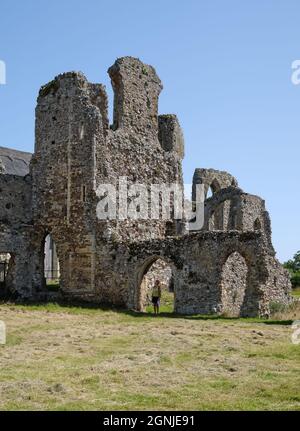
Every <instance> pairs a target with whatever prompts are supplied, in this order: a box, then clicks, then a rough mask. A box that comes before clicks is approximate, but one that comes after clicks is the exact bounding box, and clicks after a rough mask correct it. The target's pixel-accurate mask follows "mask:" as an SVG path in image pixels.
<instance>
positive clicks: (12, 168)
mask: <svg viewBox="0 0 300 431" xmlns="http://www.w3.org/2000/svg"><path fill="white" fill-rule="evenodd" d="M31 157H32V154H31V153H26V152H24V151H18V150H13V149H11V148H5V147H0V174H9V175H19V176H21V177H24V176H25V175H27V174H28V173H29V163H30V160H31Z"/></svg>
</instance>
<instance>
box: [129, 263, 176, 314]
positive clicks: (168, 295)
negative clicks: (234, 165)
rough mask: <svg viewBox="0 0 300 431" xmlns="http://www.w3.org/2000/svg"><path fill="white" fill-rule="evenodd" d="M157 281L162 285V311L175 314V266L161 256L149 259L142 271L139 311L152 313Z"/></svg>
mask: <svg viewBox="0 0 300 431" xmlns="http://www.w3.org/2000/svg"><path fill="white" fill-rule="evenodd" d="M156 280H159V281H160V284H161V298H160V311H161V312H164V313H173V312H174V300H175V298H174V295H175V288H174V274H173V265H172V264H171V263H170V262H168V261H167V260H165V259H164V258H161V257H159V256H155V257H153V258H151V259H148V260H147V261H146V262H145V263H144V265H143V267H142V269H141V272H140V275H139V282H138V284H139V285H138V298H137V302H138V306H137V308H138V310H139V311H143V312H148V313H150V312H152V310H153V308H152V290H153V288H154V284H155V282H156Z"/></svg>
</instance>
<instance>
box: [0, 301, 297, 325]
mask: <svg viewBox="0 0 300 431" xmlns="http://www.w3.org/2000/svg"><path fill="white" fill-rule="evenodd" d="M1 304H6V305H12V306H14V305H15V306H29V307H33V308H35V309H39V308H41V309H43V308H44V309H46V310H49V311H51V309H53V311H56V310H55V308H56V307H60V308H65V309H69V310H70V311H71V310H72V311H75V310H76V312H80V310H84V309H86V310H95V311H97V310H99V311H104V312H111V311H113V312H115V313H120V314H123V315H127V316H130V317H135V318H143V319H159V318H168V319H186V320H200V321H220V322H222V321H223V322H226V321H227V322H228V321H230V322H245V323H263V324H266V325H286V326H287V325H291V324H292V323H293V320H278V319H272V318H270V319H266V318H259V317H226V316H220V315H216V314H211V315H203V314H178V313H175V312H171V311H170V312H161V313H159V315H155V314H154V313H151V312H141V311H135V310H128V309H124V308H121V307H117V306H113V305H110V304H91V303H87V302H82V301H72V302H68V301H66V300H56V301H45V302H42V301H41V302H32V301H12V300H10V301H3V300H0V305H1Z"/></svg>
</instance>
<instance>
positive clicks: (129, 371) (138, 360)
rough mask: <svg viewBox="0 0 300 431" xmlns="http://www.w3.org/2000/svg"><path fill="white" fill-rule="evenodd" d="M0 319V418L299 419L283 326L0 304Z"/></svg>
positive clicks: (298, 353)
mask: <svg viewBox="0 0 300 431" xmlns="http://www.w3.org/2000/svg"><path fill="white" fill-rule="evenodd" d="M164 301H167V299H164ZM165 307H166V309H165V311H167V310H170V304H169V305H165ZM162 310H163V308H162ZM297 313H298V314H297ZM297 316H298V318H300V313H299V307H298V309H296V308H294V309H293V310H292V311H291V312H290V314H288V315H287V317H288V318H289V319H291V320H294V319H295V317H297ZM280 317H281V318H284V317H285V316H283V315H281V316H280ZM0 319H1V320H3V321H5V322H6V325H7V344H6V345H2V346H0V409H1V410H4V409H5V410H14V409H17V410H41V409H48V410H49V409H51V410H74V409H77V410H97V409H100V410H118V409H121V410H126V409H128V410H139V409H157V410H164V409H181V410H191V409H196V410H200V409H201V410H202V409H205V410H207V409H210V410H217V409H220V410H224V409H227V410H228V409H229V410H232V409H234V410H253V409H260V410H300V390H299V388H300V365H299V364H300V345H294V344H292V342H291V334H292V329H291V320H284V321H277V320H276V316H275V317H274V320H268V321H263V320H259V319H225V318H216V317H208V316H190V317H188V316H175V315H174V314H171V313H166V312H164V313H162V314H161V315H159V316H157V317H156V316H153V315H152V314H150V313H148V314H141V313H131V312H125V311H118V310H114V311H113V310H105V309H93V308H83V307H67V306H60V305H56V304H46V305H36V306H35V305H31V306H22V305H13V304H2V305H0Z"/></svg>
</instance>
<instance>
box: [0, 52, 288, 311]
mask: <svg viewBox="0 0 300 431" xmlns="http://www.w3.org/2000/svg"><path fill="white" fill-rule="evenodd" d="M108 73H109V75H110V78H111V82H112V86H113V90H114V114H113V117H114V118H113V124H112V125H110V124H109V119H108V100H107V94H106V91H105V87H104V86H103V85H101V84H91V83H89V82H88V81H87V79H86V78H85V77H84V75H83V74H81V73H76V72H69V73H64V74H61V75H59V76H57V77H56V78H55V79H54V80H53V81H51V82H49V83H48V84H46V85H44V86H43V87H42V88H41V89H40V92H39V95H38V100H37V107H36V129H35V149H34V153H33V154H32V155H31V154H29V153H21V152H18V151H15V150H9V149H5V148H1V149H0V189H1V194H0V199H1V205H0V255H1V256H6V255H9V256H10V260H9V264H8V269H7V273H6V274H5V277H4V278H3V280H4V279H5V282H3V283H2V284H1V289H2V296H3V297H8V298H18V299H20V300H24V301H26V300H34V301H42V300H47V299H51V298H52V297H53V293H52V292H49V291H48V289H47V285H46V281H45V256H44V253H45V239H46V237H47V236H49V235H51V238H52V239H53V241H54V242H55V245H56V252H57V258H58V260H59V272H60V289H59V292H58V294H56V295H59V296H60V297H62V298H64V299H65V300H68V301H77V300H80V301H88V302H92V303H96V304H111V305H114V306H120V307H125V308H127V309H133V310H139V311H143V309H144V306H145V283H144V281H143V280H144V277H145V274H147V272H148V270H149V268H150V267H151V266H152V264H153V263H155V262H156V261H157V260H158V259H162V260H163V261H164V262H166V263H167V264H168V265H169V267H170V268H171V271H172V280H173V289H174V310H175V312H177V313H184V314H193V313H201V314H211V313H219V314H222V313H224V314H227V315H231V316H257V315H259V316H266V315H269V314H270V306H271V304H272V303H274V302H279V303H283V304H288V303H289V302H290V301H291V299H290V289H291V286H290V281H289V276H288V273H287V272H286V271H285V270H284V269H283V267H282V266H281V264H280V263H279V262H278V260H277V259H276V257H275V251H274V248H273V246H272V241H271V224H270V218H269V214H268V212H267V211H266V208H265V202H264V201H263V200H262V199H261V198H259V197H258V196H253V195H250V194H247V193H245V192H244V191H243V190H242V189H241V188H239V186H238V183H237V180H236V179H235V178H234V177H233V176H232V175H230V174H228V173H226V172H220V171H216V170H213V169H196V170H195V174H194V178H193V186H194V188H195V186H196V184H203V185H204V189H205V193H207V192H208V190H209V188H211V189H212V192H213V194H212V196H211V197H208V196H207V198H206V200H205V222H204V226H203V228H202V229H201V230H200V231H195V232H192V231H189V230H187V229H186V225H185V223H184V222H183V221H178V220H176V219H174V218H172V217H170V219H169V220H163V219H161V220H152V219H148V220H142V219H141V220H131V219H124V220H99V219H98V218H97V216H96V206H97V203H98V198H97V195H96V190H97V187H98V185H99V184H101V183H109V184H116V182H117V181H118V178H119V177H121V176H126V177H127V178H128V182H129V183H136V182H138V183H143V184H148V185H150V184H156V183H166V184H168V183H179V184H182V183H183V176H182V166H181V163H182V159H183V156H184V144H183V135H182V131H181V129H180V125H179V122H178V120H177V117H176V116H175V115H158V98H159V94H160V92H161V90H162V84H161V81H160V79H159V78H158V76H157V74H156V72H155V70H154V68H153V67H151V66H148V65H146V64H143V63H142V62H141V61H140V60H138V59H135V58H132V57H124V58H120V59H118V60H117V61H116V62H115V64H114V65H113V66H112V67H110V69H109V70H108ZM193 194H194V193H193Z"/></svg>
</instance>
